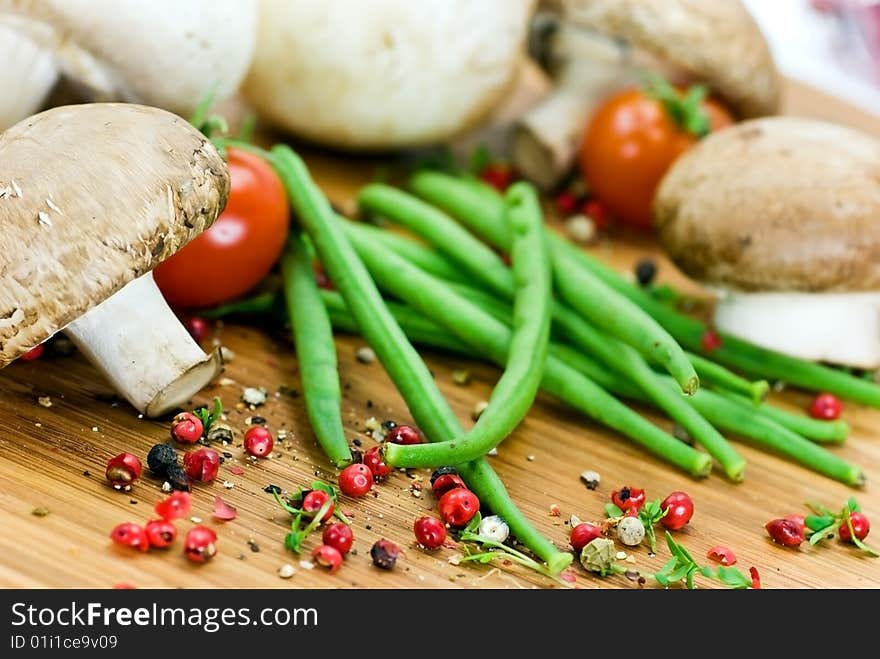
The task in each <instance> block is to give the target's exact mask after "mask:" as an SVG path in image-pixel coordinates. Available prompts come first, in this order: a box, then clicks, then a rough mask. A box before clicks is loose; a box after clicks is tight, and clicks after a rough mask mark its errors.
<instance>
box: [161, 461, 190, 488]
mask: <svg viewBox="0 0 880 659" xmlns="http://www.w3.org/2000/svg"><path fill="white" fill-rule="evenodd" d="M165 478H166V480H167V481H168V483H169V484H170V485H171V489H172V490H177V491H178V492H189V490H190V487H191V483H190V480H189V476H187V475H186V472H185V471H184V470H183V467H181V466H180V465H172V466H170V467H169V468H168V471H167V472H166V473H165Z"/></svg>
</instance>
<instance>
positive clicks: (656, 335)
mask: <svg viewBox="0 0 880 659" xmlns="http://www.w3.org/2000/svg"><path fill="white" fill-rule="evenodd" d="M548 235H549V236H550V239H549V243H550V245H551V253H552V255H553V274H554V281H555V282H556V289H557V290H558V291H559V294H560V295H561V297H562V298H563V299H564V300H565V301H566V302H568V304H569V305H571V307H572V308H573V309H574V310H575V311H577V312H578V313H580V314H581V315H582V316H583V317H584V318H586V319H588V320H590V321H591V322H593V323H594V324H595V325H598V326H599V327H601V328H602V329H604V330H605V331H607V332H608V333H609V334H611V335H612V336H614V337H615V338H618V339H620V340H622V341H625V342H626V343H628V344H629V345H631V346H633V347H634V348H636V349H637V350H638V351H639V352H641V353H642V354H643V355H645V356H647V357H649V358H650V359H651V360H652V361H656V362H658V363H660V364H662V366H663V368H665V369H666V370H667V371H669V373H670V374H671V375H672V376H673V377H674V378H675V380H676V382H678V384H679V386H681V389H682V391H684V392H685V393H686V394H692V393H694V392H695V391H696V390H697V389H698V388H699V386H700V379H699V377H698V376H697V373H696V371H695V370H694V367H693V365H692V364H691V363H690V361H689V360H688V358H687V355H685V354H684V351H683V350H682V349H681V346H679V345H678V343H676V342H675V339H673V338H672V337H671V336H670V335H669V334H668V333H667V332H666V330H664V329H663V328H661V327H660V326H659V325H658V324H657V323H656V321H655V320H654V319H653V318H651V317H650V316H648V315H647V314H646V313H645V312H644V311H642V310H641V309H639V308H638V307H637V306H635V305H634V304H632V303H631V302H629V301H628V300H626V298H622V297H621V296H620V295H619V294H618V293H617V292H615V291H614V290H613V289H611V288H609V287H607V286H606V285H605V284H604V283H602V281H601V280H600V279H598V278H596V277H594V276H593V275H592V274H590V273H587V272H586V271H585V270H583V269H580V268H576V267H573V266H572V260H571V259H570V258H569V257H568V255H567V253H566V252H565V251H564V250H561V249H559V247H558V244H557V243H558V242H564V239H563V238H561V237H559V236H557V235H556V234H553V233H552V232H549V231H548ZM622 300H623V301H624V302H623V303H621V301H622Z"/></svg>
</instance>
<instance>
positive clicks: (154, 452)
mask: <svg viewBox="0 0 880 659" xmlns="http://www.w3.org/2000/svg"><path fill="white" fill-rule="evenodd" d="M147 466H148V467H149V468H150V471H151V472H152V473H153V475H154V476H158V477H160V478H164V477H165V476H166V475H167V474H168V469H169V468H171V467H174V466H177V451H175V450H174V447H173V446H171V444H156V445H155V446H154V447H153V448H151V449H150V452H149V453H148V454H147Z"/></svg>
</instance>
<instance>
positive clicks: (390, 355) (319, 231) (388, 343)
mask: <svg viewBox="0 0 880 659" xmlns="http://www.w3.org/2000/svg"><path fill="white" fill-rule="evenodd" d="M272 164H273V166H274V167H275V169H276V171H277V172H278V174H279V176H280V178H281V180H282V182H283V184H284V187H285V190H286V191H287V195H288V197H289V199H290V203H291V206H292V208H293V210H294V211H295V212H296V214H297V217H298V218H299V221H300V223H301V225H302V226H303V227H304V228H305V230H306V232H307V233H308V234H309V237H310V238H311V240H312V244H313V245H314V248H315V250H316V252H317V253H318V256H319V257H320V259H321V263H322V264H323V266H324V268H325V269H326V270H327V274H328V275H329V276H330V278H331V280H332V281H333V283H334V285H335V286H336V288H337V290H338V291H339V292H340V294H341V295H342V297H343V299H344V300H345V304H346V306H347V307H348V310H349V311H350V312H351V314H352V316H353V317H354V319H355V322H356V323H357V325H358V327H359V329H360V331H361V332H362V333H363V335H364V337H365V338H366V339H367V341H368V342H369V343H370V345H371V346H372V348H373V350H375V352H376V355H377V356H378V357H379V360H380V361H381V362H382V365H383V366H384V367H385V370H386V371H387V372H388V374H389V376H390V377H391V379H392V381H393V382H394V384H395V386H396V387H397V389H398V391H399V392H400V394H401V396H402V397H403V399H404V400H405V401H406V403H407V406H408V407H409V410H410V412H411V413H412V415H413V418H414V419H415V421H416V423H417V424H418V425H419V427H420V428H421V430H422V432H423V433H424V434H425V435H426V436H427V437H428V438H429V439H431V440H433V441H441V440H443V439H451V438H453V437H458V436H460V435H461V434H463V432H464V429H463V428H462V426H461V424H460V423H459V421H458V419H457V418H456V416H455V414H454V412H453V411H452V409H451V408H450V407H449V405H448V403H447V402H446V400H445V399H444V398H443V395H442V394H441V393H440V390H439V389H438V388H437V385H436V383H435V382H434V379H433V378H432V377H431V373H430V371H429V370H428V368H427V366H425V363H424V362H423V361H422V360H421V358H420V357H419V355H418V353H417V352H416V351H415V349H414V348H413V347H412V345H411V344H410V343H409V340H408V339H407V338H406V335H405V334H404V333H403V331H402V330H401V329H400V326H399V325H398V324H397V322H396V321H395V320H394V318H393V317H392V316H391V313H390V312H389V311H388V308H387V307H386V306H385V303H384V301H383V299H382V296H381V295H380V294H379V291H378V290H377V289H376V285H375V284H374V282H373V281H372V279H370V276H369V274H368V273H367V271H366V268H365V267H364V264H363V263H362V262H361V261H360V259H359V258H358V257H357V254H356V253H355V252H354V250H353V249H352V246H351V244H350V243H349V241H348V239H347V238H346V234H345V232H344V229H343V225H342V223H340V222H339V221H338V220H337V218H336V216H335V213H333V211H332V209H331V208H330V204H329V202H328V201H327V199H326V198H325V197H324V196H323V195H322V194H321V192H320V190H318V188H317V186H316V185H315V184H314V182H313V181H312V180H311V177H310V176H309V173H308V170H307V169H306V166H305V164H304V163H303V162H302V160H301V159H300V158H299V156H297V155H296V154H295V153H294V152H293V151H292V150H291V149H290V148H289V147H286V146H276V147H274V148H273V149H272ZM456 466H457V468H458V471H459V474H460V475H461V477H462V478H463V479H464V480H465V482H466V483H467V484H468V486H469V487H470V488H471V489H472V490H473V492H474V493H475V494H476V495H477V497H478V498H479V499H480V501H481V502H483V503H484V504H486V505H487V506H489V507H491V508H492V510H493V511H494V512H495V514H497V515H500V516H501V517H502V518H503V519H504V520H505V521H506V522H507V524H508V526H509V527H510V530H511V532H512V533H513V534H514V535H515V536H516V537H517V538H518V539H519V540H520V541H521V542H522V543H523V544H524V545H525V546H526V547H528V548H529V550H531V551H532V552H533V553H534V554H535V555H536V556H537V557H538V558H540V559H541V560H542V561H544V562H545V563H546V564H547V566H548V568H549V569H550V570H551V572H553V573H558V572H560V571H562V570H563V569H565V567H566V566H567V565H568V564H569V563H570V562H571V560H572V556H571V554H568V553H565V552H560V551H559V550H558V549H556V547H555V546H554V545H553V543H552V542H550V541H549V540H547V539H546V538H545V537H544V536H543V535H541V533H540V532H539V531H538V530H537V529H535V528H534V526H532V525H531V523H530V522H529V521H528V519H526V517H525V516H524V515H523V514H522V512H520V510H519V509H518V508H517V507H516V505H515V504H514V503H513V501H511V499H510V496H509V495H508V494H507V490H506V489H505V488H504V486H503V484H502V483H501V481H500V479H498V478H497V476H496V475H495V474H494V473H493V472H492V470H491V468H490V467H489V466H488V464H485V462H484V459H480V460H475V461H473V462H470V463H466V464H461V465H456Z"/></svg>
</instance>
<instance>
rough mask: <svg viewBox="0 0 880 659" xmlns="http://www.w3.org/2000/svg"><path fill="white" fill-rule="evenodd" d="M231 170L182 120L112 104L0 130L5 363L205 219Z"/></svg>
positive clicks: (220, 198) (146, 266) (66, 110)
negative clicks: (3, 130)
mask: <svg viewBox="0 0 880 659" xmlns="http://www.w3.org/2000/svg"><path fill="white" fill-rule="evenodd" d="M228 193H229V174H228V171H227V168H226V165H225V163H224V162H223V160H222V159H221V158H220V156H219V154H218V153H217V151H216V150H215V149H214V147H213V145H212V144H211V143H210V142H209V141H208V140H207V139H206V138H205V136H204V135H202V134H201V133H200V132H198V131H197V130H196V129H195V128H194V127H193V126H191V125H190V124H189V123H187V122H186V120H184V119H181V118H180V117H178V116H176V115H173V114H171V113H169V112H166V111H164V110H159V109H157V108H150V107H144V106H140V105H127V104H116V103H97V104H91V105H71V106H63V107H58V108H54V109H52V110H47V111H46V112H42V113H40V114H37V115H34V116H32V117H30V118H28V119H25V120H23V121H20V122H19V123H17V124H16V125H15V126H13V127H11V128H9V129H8V130H6V131H5V132H3V133H0V226H2V227H3V231H2V232H0V367H3V366H6V365H7V364H8V363H10V362H11V361H13V360H14V359H15V358H16V357H18V356H19V355H20V354H22V353H24V352H26V351H27V350H29V349H30V348H32V347H34V346H35V345H37V344H39V343H40V342H42V341H44V340H45V339H47V338H48V337H49V336H51V335H52V334H54V333H55V332H57V331H59V330H61V329H64V327H65V326H66V325H67V324H69V323H70V322H72V321H73V320H75V319H76V318H78V317H79V316H80V315H82V314H83V313H85V312H86V311H88V310H89V309H90V308H91V307H93V306H95V305H97V304H98V303H100V302H102V301H103V300H104V299H105V298H108V297H110V296H111V295H113V293H115V292H116V291H118V290H119V289H120V288H122V287H123V286H124V285H125V284H127V283H128V282H129V281H131V280H132V279H135V278H137V277H139V276H140V275H142V274H144V273H146V272H147V271H149V270H151V269H152V268H153V267H154V266H156V265H157V264H158V263H159V262H161V261H162V260H163V259H165V258H167V257H169V256H171V254H173V253H174V252H176V251H177V250H178V249H180V248H181V247H182V246H183V245H185V244H186V243H187V242H189V241H190V240H191V239H192V238H194V237H195V236H197V235H198V234H199V233H201V232H202V231H203V230H204V229H206V228H207V227H209V226H210V225H211V224H212V223H213V222H214V220H215V219H216V218H217V216H218V214H219V213H220V211H221V210H222V209H223V207H224V205H225V203H226V198H227V196H228Z"/></svg>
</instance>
